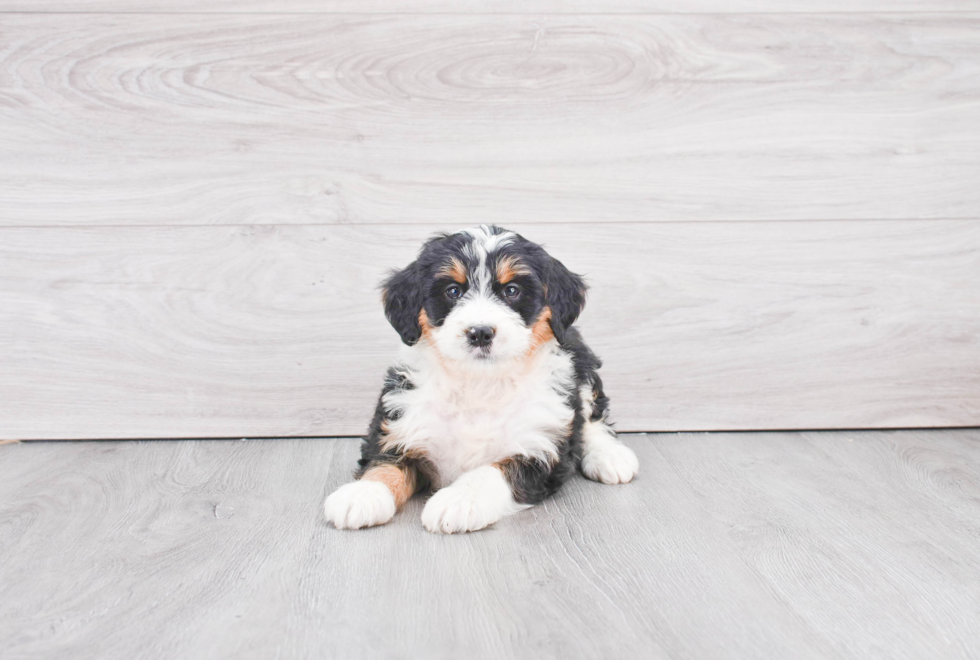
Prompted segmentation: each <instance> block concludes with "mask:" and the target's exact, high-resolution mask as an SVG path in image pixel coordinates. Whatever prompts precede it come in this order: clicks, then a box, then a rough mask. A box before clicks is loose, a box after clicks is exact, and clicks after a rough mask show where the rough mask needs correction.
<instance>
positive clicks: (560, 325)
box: [545, 257, 588, 344]
mask: <svg viewBox="0 0 980 660" xmlns="http://www.w3.org/2000/svg"><path fill="white" fill-rule="evenodd" d="M549 259H550V261H549V263H548V270H547V277H546V278H545V283H546V284H547V287H548V288H547V293H546V294H545V302H546V303H547V305H548V307H550V308H551V331H552V332H554V333H555V339H557V340H558V343H559V344H563V343H565V331H566V330H568V328H569V327H570V326H571V325H572V324H573V323H575V319H577V318H578V315H579V314H581V313H582V309H583V308H584V307H585V291H586V289H587V288H588V287H586V286H585V281H584V280H582V278H581V277H579V276H578V275H576V274H575V273H573V272H572V271H570V270H568V269H567V268H565V266H564V264H562V262H560V261H558V260H557V259H555V258H554V257H549Z"/></svg>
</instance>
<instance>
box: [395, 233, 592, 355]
mask: <svg viewBox="0 0 980 660" xmlns="http://www.w3.org/2000/svg"><path fill="white" fill-rule="evenodd" d="M585 290H586V287H585V283H584V282H583V281H582V278H581V277H579V276H578V275H576V274H574V273H572V272H570V271H569V270H568V269H567V268H565V266H563V265H562V264H561V262H560V261H558V260H557V259H554V258H553V257H551V256H549V255H548V253H547V252H545V251H544V249H543V248H542V247H541V246H540V245H537V244H535V243H532V242H530V241H528V240H526V239H524V238H523V237H521V236H519V235H518V234H515V233H513V232H510V231H506V230H504V229H501V228H500V227H495V226H488V225H481V226H480V227H476V228H474V229H467V230H464V231H461V232H458V233H456V234H445V235H440V236H437V237H435V238H433V239H431V240H429V241H428V242H427V243H426V244H425V245H423V246H422V251H421V252H420V253H419V257H418V259H416V260H415V261H414V262H412V263H411V264H409V265H408V266H407V267H406V268H405V269H404V270H401V271H398V272H396V273H393V274H392V275H391V277H389V278H388V280H387V281H386V282H385V283H384V294H383V298H384V305H385V316H387V317H388V321H389V322H390V323H391V325H392V326H394V328H395V330H397V331H398V334H399V335H401V338H402V341H403V342H405V343H406V344H408V345H413V344H415V343H417V342H418V341H419V340H421V339H424V340H425V341H427V342H429V343H430V344H431V345H432V346H433V347H434V348H435V349H436V350H437V351H438V352H439V353H440V354H441V355H442V356H443V357H444V358H448V359H451V360H456V361H463V362H468V363H471V364H487V365H488V364H495V363H499V362H502V361H507V360H511V359H514V358H519V357H522V356H524V355H527V354H528V353H529V352H532V351H533V350H535V349H536V348H537V347H538V346H540V345H542V344H544V343H545V342H547V341H549V340H550V339H551V338H552V337H554V338H555V339H557V340H558V342H559V343H562V342H563V341H564V339H565V333H566V331H567V330H568V328H569V326H571V325H572V323H574V322H575V319H576V318H578V315H579V313H580V312H581V311H582V308H583V307H584V306H585Z"/></svg>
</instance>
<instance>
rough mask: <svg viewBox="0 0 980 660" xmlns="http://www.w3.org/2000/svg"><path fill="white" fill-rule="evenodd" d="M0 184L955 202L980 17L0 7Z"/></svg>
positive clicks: (381, 218) (208, 193) (970, 132)
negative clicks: (58, 11)
mask: <svg viewBox="0 0 980 660" xmlns="http://www.w3.org/2000/svg"><path fill="white" fill-rule="evenodd" d="M199 6H200V7H202V8H204V7H208V5H206V4H205V5H199ZM958 6H965V5H958ZM0 180H2V181H4V185H3V186H2V187H0V225H6V226H38V225H43V226H47V225H66V226H77V225H100V226H102V225H110V224H113V225H131V224H144V225H158V224H160V225H173V224H187V225H200V224H216V223H225V224H287V223H298V224H309V223H316V224H319V223H345V224H351V223H356V224H362V223H399V222H404V223H422V224H425V223H431V222H449V223H453V224H476V223H480V222H504V223H508V222H510V223H512V222H515V221H522V222H552V223H568V222H590V223H602V222H624V221H631V222H641V221H642V222H648V221H682V220H684V221H695V220H719V221H720V220H742V221H758V220H792V219H814V220H820V219H905V218H964V217H976V216H977V212H978V209H980V186H977V185H976V182H977V181H978V180H980V15H977V14H966V13H961V14H932V13H928V14H896V15H870V14H859V15H846V14H840V15H716V14H711V15H696V14H695V15H655V16H590V15H567V16H566V15H535V16H494V15H481V16H465V15H462V16H461V15H445V14H436V15H426V16H390V17H386V16H370V15H344V16H329V15H328V16H305V15H299V16H288V15H271V16H257V15H236V16H232V15H194V16H189V15H155V16H153V17H152V20H148V19H147V17H145V16H138V15H121V14H104V15H102V14H100V15H85V14H78V15H71V16H70V17H69V16H67V15H33V14H8V15H4V16H2V18H0Z"/></svg>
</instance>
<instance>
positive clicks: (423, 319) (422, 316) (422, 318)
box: [419, 309, 432, 339]
mask: <svg viewBox="0 0 980 660" xmlns="http://www.w3.org/2000/svg"><path fill="white" fill-rule="evenodd" d="M419 327H420V328H422V337H423V339H428V338H429V335H430V334H431V333H432V324H431V323H429V315H428V314H426V313H425V310H424V309H422V310H419Z"/></svg>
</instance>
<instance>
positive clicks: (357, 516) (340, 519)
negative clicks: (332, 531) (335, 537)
mask: <svg viewBox="0 0 980 660" xmlns="http://www.w3.org/2000/svg"><path fill="white" fill-rule="evenodd" d="M396 509H397V507H396V506H395V496H394V495H392V494H391V491H390V490H388V487H387V486H385V485H384V484H382V483H378V482H377V481H355V482H352V483H349V484H344V485H343V486H341V487H340V488H338V489H337V490H335V491H334V492H333V493H331V494H330V496H329V497H328V498H327V499H326V501H325V502H324V503H323V514H324V515H325V516H326V518H327V520H329V521H330V522H332V523H333V526H334V527H336V528H337V529H360V528H361V527H372V526H374V525H383V524H385V523H386V522H388V521H389V520H391V519H392V518H394V516H395V510H396Z"/></svg>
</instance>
